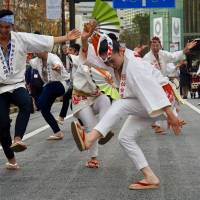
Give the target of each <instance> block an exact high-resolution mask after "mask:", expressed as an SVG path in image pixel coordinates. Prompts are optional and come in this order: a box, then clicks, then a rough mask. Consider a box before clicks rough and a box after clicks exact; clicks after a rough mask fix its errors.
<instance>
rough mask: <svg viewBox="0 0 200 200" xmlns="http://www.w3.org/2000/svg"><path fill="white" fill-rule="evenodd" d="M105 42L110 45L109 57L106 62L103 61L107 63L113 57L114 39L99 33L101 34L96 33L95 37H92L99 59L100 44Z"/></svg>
mask: <svg viewBox="0 0 200 200" xmlns="http://www.w3.org/2000/svg"><path fill="white" fill-rule="evenodd" d="M103 40H106V41H107V45H108V51H107V53H106V54H107V57H106V59H105V60H103V61H104V62H106V61H107V60H108V59H109V58H110V57H111V55H112V52H113V42H112V39H111V38H110V37H109V36H108V35H106V34H105V33H99V32H95V33H94V35H93V36H92V44H93V46H94V49H95V52H96V55H97V56H98V57H100V56H99V48H100V44H101V42H102V41H103ZM100 58H101V57H100Z"/></svg>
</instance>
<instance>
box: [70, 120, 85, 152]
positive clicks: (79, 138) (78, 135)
mask: <svg viewBox="0 0 200 200" xmlns="http://www.w3.org/2000/svg"><path fill="white" fill-rule="evenodd" d="M71 131H72V135H73V137H74V141H75V143H76V145H77V147H78V149H79V150H80V151H85V150H87V149H86V146H85V131H84V129H82V127H81V125H80V123H79V122H78V121H76V122H72V123H71Z"/></svg>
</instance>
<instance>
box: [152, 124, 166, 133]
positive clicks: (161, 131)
mask: <svg viewBox="0 0 200 200" xmlns="http://www.w3.org/2000/svg"><path fill="white" fill-rule="evenodd" d="M154 130H155V133H156V134H158V135H165V134H166V131H165V129H164V128H162V127H160V126H157V127H156V128H155V129H154Z"/></svg>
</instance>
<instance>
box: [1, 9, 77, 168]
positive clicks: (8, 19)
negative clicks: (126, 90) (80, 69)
mask: <svg viewBox="0 0 200 200" xmlns="http://www.w3.org/2000/svg"><path fill="white" fill-rule="evenodd" d="M13 26H14V14H13V12H12V11H10V10H0V111H1V112H0V130H1V132H0V142H1V145H2V148H3V150H4V153H5V155H6V157H7V159H8V163H7V164H6V167H7V168H8V169H18V165H17V163H16V159H15V155H14V151H15V152H19V151H23V150H25V149H26V148H27V147H26V145H25V144H24V143H23V142H22V138H23V135H24V133H25V130H26V127H27V124H28V121H29V117H30V111H31V109H30V108H31V99H30V96H29V95H28V92H27V90H26V89H25V81H24V79H25V77H24V74H25V70H26V57H27V53H28V52H41V51H48V52H50V51H51V50H52V48H53V45H54V43H62V42H65V41H67V40H73V39H76V38H78V37H80V31H78V30H73V31H71V32H69V33H68V34H67V35H65V36H61V37H53V36H42V35H35V34H31V33H21V32H14V31H12V29H13ZM11 103H13V104H15V105H16V106H18V107H19V113H18V115H17V119H16V124H15V135H14V141H13V144H12V139H11V136H10V118H9V108H10V104H11Z"/></svg>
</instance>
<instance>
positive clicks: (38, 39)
mask: <svg viewBox="0 0 200 200" xmlns="http://www.w3.org/2000/svg"><path fill="white" fill-rule="evenodd" d="M53 45H54V38H53V37H52V36H43V35H36V34H31V33H21V32H13V31H12V32H11V50H10V57H9V67H8V66H7V62H6V60H5V57H4V55H3V52H2V50H1V48H0V94H1V93H4V92H12V91H13V90H14V89H17V88H19V87H25V82H24V79H25V77H24V74H25V70H26V57H27V53H28V52H41V51H48V52H50V51H52V49H53ZM8 68H10V70H8Z"/></svg>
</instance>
